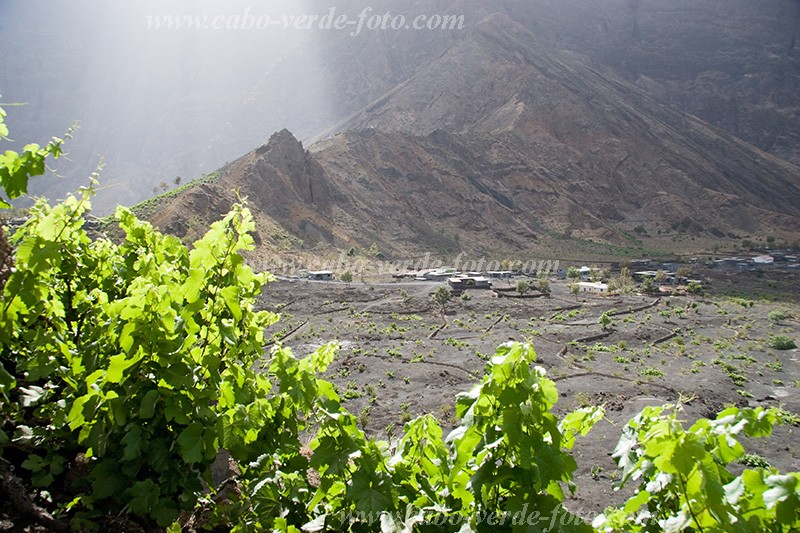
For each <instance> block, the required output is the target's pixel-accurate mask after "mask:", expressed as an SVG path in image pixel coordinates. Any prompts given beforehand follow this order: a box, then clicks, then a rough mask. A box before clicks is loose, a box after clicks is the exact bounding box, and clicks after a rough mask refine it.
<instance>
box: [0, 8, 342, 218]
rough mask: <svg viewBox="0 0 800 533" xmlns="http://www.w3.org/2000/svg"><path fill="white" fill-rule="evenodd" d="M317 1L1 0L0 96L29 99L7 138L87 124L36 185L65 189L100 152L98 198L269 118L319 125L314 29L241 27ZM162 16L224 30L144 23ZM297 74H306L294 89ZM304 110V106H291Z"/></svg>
mask: <svg viewBox="0 0 800 533" xmlns="http://www.w3.org/2000/svg"><path fill="white" fill-rule="evenodd" d="M311 11H313V12H320V10H319V9H318V8H317V9H314V8H313V6H306V5H305V2H297V1H295V2H287V1H283V2H282V1H274V0H270V2H259V3H254V2H240V1H230V0H225V1H210V0H205V1H202V0H201V1H198V0H192V1H179V0H173V1H166V2H165V1H158V2H156V1H149V2H148V1H145V2H142V1H135V2H132V1H127V2H121V1H109V0H78V1H76V0H69V1H66V0H57V1H53V0H47V1H44V0H33V1H31V0H3V1H2V2H0V43H2V44H1V45H0V94H2V95H3V98H2V101H3V102H4V103H6V104H7V103H10V102H24V103H26V104H27V105H25V106H24V107H18V108H9V109H8V111H9V113H10V116H9V117H8V122H9V125H10V126H11V128H12V133H13V137H14V139H19V140H20V142H22V141H25V142H29V141H36V142H40V143H42V142H45V141H46V140H47V139H48V138H49V136H51V135H61V134H63V133H64V132H65V131H66V129H67V128H68V127H69V126H70V125H71V124H72V123H73V122H75V121H80V123H81V126H80V129H79V130H78V131H77V132H76V134H75V138H74V139H73V140H72V141H71V142H70V143H69V144H68V151H69V153H70V160H71V161H60V162H58V163H57V164H56V165H55V167H56V169H57V170H58V173H59V174H61V175H64V176H66V177H67V178H69V179H68V180H64V181H63V182H60V183H57V182H54V181H52V180H51V181H44V180H41V179H39V180H36V181H35V182H34V184H33V189H34V190H38V191H48V192H49V193H53V192H54V191H56V192H57V193H58V194H62V195H63V193H64V192H65V191H68V190H74V189H75V187H76V184H81V183H85V182H86V181H85V176H87V175H88V173H89V172H91V171H92V170H93V169H94V168H95V166H96V165H97V164H98V163H99V162H100V161H101V160H104V161H105V164H106V167H105V169H104V171H103V173H102V177H101V183H102V184H103V185H104V186H106V187H109V190H107V191H104V192H103V193H102V194H101V195H100V199H101V201H102V199H103V198H104V197H105V196H108V197H110V198H113V199H114V200H116V201H121V202H127V201H130V200H132V199H141V197H142V196H143V192H142V189H143V188H145V187H146V192H147V193H149V192H150V189H151V188H152V184H153V183H154V182H155V183H157V182H158V181H160V180H161V179H164V180H168V181H169V180H171V179H172V178H174V176H176V175H181V176H183V177H184V178H187V179H189V178H193V177H196V176H197V175H199V174H201V173H203V172H208V171H211V170H214V169H215V168H217V167H218V166H219V165H220V164H221V163H224V162H225V161H226V160H229V159H233V158H235V157H237V156H239V155H241V154H242V153H244V152H245V151H247V150H249V149H252V148H254V147H255V146H257V145H258V144H260V143H262V142H264V141H265V140H266V139H268V138H269V136H270V135H271V134H272V133H273V132H274V131H275V130H276V129H280V128H283V127H289V128H290V129H292V130H293V131H295V133H296V134H297V135H298V136H300V137H304V136H311V135H313V134H314V133H316V130H317V128H318V127H319V124H325V125H327V116H326V115H327V114H329V110H328V109H327V107H328V105H329V104H328V99H326V98H325V94H326V92H327V90H326V87H325V79H324V76H323V75H321V74H320V72H321V69H322V66H321V65H320V64H319V63H320V59H319V58H318V57H317V55H318V54H315V53H314V51H315V50H317V49H318V47H317V46H316V45H315V41H316V40H317V39H318V38H319V37H320V36H321V35H320V33H319V32H307V31H296V30H294V31H293V30H283V29H281V27H280V26H271V27H269V28H267V29H263V30H257V29H252V28H251V29H250V30H247V29H243V27H244V25H245V24H246V21H245V19H246V18H247V16H248V15H250V16H252V17H253V19H252V20H261V21H263V20H265V19H264V17H265V16H267V15H269V16H270V17H272V18H273V19H275V18H279V17H281V16H296V15H299V14H303V13H306V12H311ZM162 15H172V16H175V17H176V18H175V19H173V20H180V21H181V23H182V24H187V23H188V22H187V21H188V20H191V21H192V23H194V24H198V23H206V24H211V23H214V22H216V23H217V27H220V28H221V27H222V25H223V23H224V24H225V25H229V26H232V28H231V29H219V30H200V31H199V30H195V29H186V28H184V29H180V30H178V29H164V28H163V27H162V29H159V30H156V29H153V28H149V27H148V24H152V23H154V21H156V20H161V21H162V23H165V19H157V17H160V16H162ZM186 17H191V19H188V18H186ZM252 20H251V23H252ZM237 25H238V27H237ZM290 56H291V65H287V64H285V63H286V62H285V59H286V58H288V57H290ZM300 79H305V80H306V81H308V83H307V84H303V86H302V87H299V86H298V83H299V82H298V80H300ZM298 99H302V101H301V102H300V103H301V104H302V106H298ZM256 100H257V102H254V101H256ZM254 103H257V105H253V104H254ZM298 107H305V108H307V109H309V110H310V113H311V115H312V116H310V117H309V116H307V115H304V114H303V113H302V112H295V113H289V110H290V109H296V108H298ZM317 119H318V120H317ZM139 176H140V177H139ZM123 178H124V179H123ZM54 183H56V186H55V187H54V186H53V184H54ZM101 203H102V202H101Z"/></svg>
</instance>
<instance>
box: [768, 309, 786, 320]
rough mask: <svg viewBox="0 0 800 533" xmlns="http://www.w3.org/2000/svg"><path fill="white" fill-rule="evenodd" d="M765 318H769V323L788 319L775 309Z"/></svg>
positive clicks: (784, 314)
mask: <svg viewBox="0 0 800 533" xmlns="http://www.w3.org/2000/svg"><path fill="white" fill-rule="evenodd" d="M767 318H769V321H770V322H782V321H784V320H786V319H787V318H789V315H787V314H786V313H784V312H783V311H780V310H778V309H776V310H774V311H770V312H769V315H767Z"/></svg>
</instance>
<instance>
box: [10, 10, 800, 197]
mask: <svg viewBox="0 0 800 533" xmlns="http://www.w3.org/2000/svg"><path fill="white" fill-rule="evenodd" d="M213 4H214V2H208V3H206V4H203V5H204V6H206V7H205V8H202V9H201V8H199V7H195V6H198V5H200V4H194V3H189V4H180V5H178V4H174V3H170V4H165V3H163V2H155V1H148V2H135V3H131V2H128V3H119V4H115V5H114V6H111V4H109V3H107V2H102V1H100V0H87V1H86V2H81V3H79V4H68V5H67V4H63V5H62V4H59V3H55V4H54V3H52V2H46V1H45V0H29V1H26V2H20V1H17V2H2V3H0V39H2V42H3V46H2V47H0V58H2V61H0V93H2V94H3V101H5V102H28V105H27V106H26V107H23V108H15V109H12V116H11V117H9V122H10V124H12V126H13V127H14V130H13V131H15V136H16V137H17V138H19V139H25V140H36V141H38V142H43V141H46V140H47V139H48V138H49V137H50V136H51V135H60V134H62V133H63V132H64V131H65V130H66V129H67V128H68V127H69V125H70V124H71V123H72V121H74V120H80V121H81V122H82V127H81V129H80V130H79V132H78V133H77V135H76V137H75V139H73V141H71V142H70V143H69V146H68V150H69V153H70V161H71V162H69V161H67V160H62V161H60V162H59V164H58V165H57V170H58V173H59V174H60V175H62V176H64V178H65V179H63V180H34V182H33V184H32V186H33V188H34V190H35V191H36V192H38V193H47V194H49V195H51V196H53V197H55V196H63V194H64V193H65V192H66V191H69V190H74V189H76V188H77V187H78V186H79V185H84V184H85V183H86V179H87V176H88V174H89V173H90V172H91V171H93V170H94V169H95V167H96V165H97V164H98V163H99V162H100V161H101V160H102V161H104V162H105V168H104V170H103V173H102V182H103V185H105V186H106V187H104V189H103V190H102V191H101V193H100V196H99V197H98V199H97V201H96V202H95V203H96V206H97V208H98V209H99V210H100V211H105V212H107V211H110V210H112V209H113V206H114V205H115V203H117V202H122V203H126V204H131V203H135V202H137V201H140V200H143V199H144V198H146V197H148V196H149V195H150V194H152V191H153V188H154V186H156V185H158V184H159V183H160V182H161V181H166V182H170V181H171V180H172V179H173V178H175V177H176V176H178V175H180V176H182V177H183V178H184V179H189V178H191V177H193V176H197V175H200V174H204V173H207V172H209V171H212V170H213V169H215V168H217V167H219V166H220V165H222V164H223V163H224V162H225V161H230V160H233V159H235V158H236V157H238V155H240V154H241V153H243V152H245V151H247V150H249V149H250V148H251V147H253V146H257V145H259V144H261V143H263V142H264V140H265V139H267V138H268V137H269V135H270V134H271V133H272V132H274V131H277V130H280V129H282V128H288V129H290V130H291V131H292V132H293V133H294V134H295V135H296V136H297V137H298V138H300V139H302V140H305V141H306V142H308V141H309V140H311V139H316V140H321V139H324V138H325V137H328V136H329V135H325V134H323V132H325V131H330V129H331V128H332V127H333V126H334V125H335V124H337V123H341V122H342V121H345V120H346V119H347V117H349V116H351V115H352V114H353V113H357V112H358V111H359V110H360V109H362V108H363V107H365V106H367V105H369V104H370V103H371V102H374V101H375V100H377V99H379V98H381V97H382V96H383V95H385V94H386V93H387V92H389V91H391V90H392V89H393V88H395V87H396V86H397V85H398V84H402V83H403V82H405V81H407V80H409V79H410V78H412V77H413V76H415V75H416V74H417V73H418V72H419V71H420V70H421V69H425V68H427V66H428V65H429V64H430V62H431V61H433V60H435V59H436V58H438V57H439V56H441V55H442V54H443V53H445V52H446V51H447V50H448V49H449V48H450V47H451V46H452V45H453V44H454V43H456V42H457V41H458V40H460V39H462V38H463V37H464V36H465V34H466V33H467V32H464V31H455V32H451V31H364V32H362V33H361V34H360V35H359V36H358V37H351V36H350V34H349V33H350V32H347V31H342V32H336V31H311V32H304V31H288V32H283V31H278V32H273V31H255V32H236V31H233V32H202V31H199V32H198V31H176V32H171V31H164V32H157V31H147V29H146V27H145V17H146V15H148V14H150V15H152V14H156V13H169V12H175V13H181V12H187V13H196V12H198V11H200V12H203V11H204V10H205V11H208V12H213V13H216V12H218V11H219V12H223V13H227V14H234V13H240V12H241V11H242V10H243V9H244V8H246V7H250V8H251V9H254V6H253V5H252V3H250V2H244V1H236V0H231V1H230V2H225V3H222V2H217V3H216V4H217V7H218V8H219V9H217V10H214V9H210V8H208V6H210V5H213ZM298 5H299V4H298V3H295V2H279V1H277V0H276V2H270V3H269V4H268V5H267V4H264V5H263V6H259V10H261V9H262V8H263V9H264V10H267V9H268V10H271V11H274V12H276V13H281V12H283V13H300V12H301V11H303V12H305V11H308V12H309V13H325V12H327V10H328V9H329V8H330V3H329V2H324V1H322V0H314V1H309V2H303V3H302V6H301V7H298ZM365 5H366V4H364V3H363V2H360V1H357V0H349V1H346V2H340V3H338V4H337V8H338V9H339V12H341V13H347V14H348V15H350V16H353V17H355V16H357V15H358V13H359V12H361V11H362V9H363V8H364V6H365ZM220 6H222V7H220ZM369 7H372V8H373V10H374V12H375V13H383V12H385V11H387V10H391V12H392V13H405V14H432V13H461V14H464V15H465V21H466V25H467V28H474V26H475V25H476V24H477V23H478V22H479V21H481V20H483V19H484V18H485V17H486V16H488V15H490V14H492V13H499V14H504V15H507V16H509V17H510V18H512V19H514V20H515V21H516V22H517V23H519V24H521V25H523V26H525V27H526V28H528V29H529V30H531V31H532V32H533V33H534V34H535V35H536V36H538V37H539V38H540V39H542V40H543V41H545V42H548V43H549V44H550V45H551V46H552V47H553V48H557V49H562V50H569V51H570V52H574V53H576V54H582V55H584V56H586V57H590V58H591V59H592V60H593V61H594V62H595V63H594V68H596V69H597V70H599V71H602V72H605V70H606V69H610V70H613V72H614V76H616V77H617V78H620V79H624V80H625V81H628V82H630V83H631V84H633V85H635V86H636V87H638V88H639V89H641V90H643V91H644V92H646V93H647V94H648V95H650V96H652V97H653V98H655V99H657V100H658V101H660V102H664V103H668V104H670V105H671V106H674V107H675V108H677V109H679V110H681V111H684V112H687V113H689V114H692V115H695V116H697V117H699V118H701V119H703V120H705V121H706V122H708V123H709V124H711V125H713V126H715V127H717V128H720V129H722V130H724V131H725V132H727V133H729V134H731V135H734V136H736V137H738V138H740V139H742V140H744V141H746V142H748V143H751V144H753V145H755V146H757V147H758V148H760V149H762V150H764V151H766V152H768V153H770V154H772V155H774V156H777V157H781V158H783V159H786V160H788V161H792V162H794V163H795V164H798V163H800V91H798V90H797V88H798V87H800V44H798V37H800V35H798V32H800V2H798V0H760V1H753V0H707V1H703V2H697V1H696V0H669V1H666V2H665V1H661V0H602V1H601V0H557V1H556V0H524V1H523V0H447V1H441V0H391V1H389V0H378V1H375V2H371V3H370V4H369ZM468 74H469V73H468V72H463V73H462V75H468ZM421 103H423V104H425V105H429V104H430V109H431V110H434V111H435V107H436V106H437V105H438V104H436V103H432V102H428V101H427V100H423V101H422V102H421ZM471 104H472V102H465V103H464V105H471ZM476 111H478V109H476ZM417 118H418V119H419V118H420V117H417ZM408 119H409V117H404V118H403V120H405V121H407V120H408ZM421 120H423V122H424V121H425V120H428V119H421Z"/></svg>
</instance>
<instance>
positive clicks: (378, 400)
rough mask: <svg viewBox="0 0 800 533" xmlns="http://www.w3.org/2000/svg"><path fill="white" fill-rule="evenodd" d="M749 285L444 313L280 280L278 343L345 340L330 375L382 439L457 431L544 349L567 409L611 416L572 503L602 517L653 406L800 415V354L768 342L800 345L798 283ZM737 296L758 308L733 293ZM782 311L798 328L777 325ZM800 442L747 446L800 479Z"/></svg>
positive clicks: (501, 303) (425, 296)
mask: <svg viewBox="0 0 800 533" xmlns="http://www.w3.org/2000/svg"><path fill="white" fill-rule="evenodd" d="M737 275H738V276H742V279H740V280H739V281H738V282H736V281H735V280H733V281H732V280H731V276H730V275H725V276H722V277H720V278H719V279H717V280H716V284H717V285H719V287H720V293H721V294H717V295H706V296H670V295H666V296H660V297H656V296H650V295H626V296H620V297H600V296H592V297H584V296H583V295H581V297H580V298H578V297H576V296H575V295H572V294H570V293H569V291H568V290H567V286H566V283H565V282H559V281H551V287H552V296H551V297H540V298H524V299H520V298H503V297H498V296H497V295H495V294H494V293H493V292H492V291H470V292H468V293H467V294H469V298H470V299H469V300H463V299H461V298H454V299H453V300H452V301H451V302H450V303H449V304H448V305H447V307H446V311H445V314H444V315H442V313H441V310H440V308H438V307H437V306H435V305H434V304H432V303H431V300H430V295H431V293H433V292H434V291H435V290H436V288H437V287H438V286H439V284H437V283H426V282H387V283H374V284H363V283H359V284H355V285H352V286H346V285H345V284H343V283H339V282H331V283H315V282H306V281H292V282H290V281H278V282H275V283H273V284H271V285H270V286H269V288H268V289H267V291H266V292H265V294H264V297H263V298H264V299H263V306H264V307H265V308H268V309H271V310H276V311H279V312H280V313H281V314H282V317H283V318H282V320H281V321H280V322H279V323H278V324H277V325H276V326H273V328H272V329H271V330H270V332H269V333H270V334H271V335H273V338H274V340H275V341H280V342H282V343H283V344H284V345H285V346H288V347H291V348H292V349H293V350H294V351H295V353H297V354H298V355H305V354H307V353H310V352H311V351H313V350H314V349H316V348H317V347H319V346H320V345H322V344H324V343H327V342H331V341H334V340H336V341H338V342H339V343H340V345H341V351H340V354H339V357H338V358H337V360H336V362H335V363H334V364H333V365H332V366H331V368H330V369H329V371H328V374H327V378H328V379H330V380H331V381H332V382H333V383H335V384H336V386H337V388H338V390H339V393H340V396H342V397H343V398H344V399H345V405H346V406H347V408H348V409H349V410H350V411H351V412H352V413H354V414H357V415H358V416H359V422H360V425H361V426H362V428H363V429H364V430H365V431H366V432H367V433H368V434H371V435H373V436H375V437H376V438H381V439H384V438H391V437H392V436H395V435H397V434H398V433H400V431H401V429H402V424H403V422H404V421H407V420H409V419H410V418H412V417H415V416H417V415H419V414H423V413H432V414H434V415H436V416H437V417H438V418H439V420H440V421H441V423H442V425H443V426H444V429H445V431H447V430H448V426H452V425H454V424H455V423H456V420H455V418H454V403H455V396H456V395H457V394H458V393H459V392H464V391H467V390H469V389H470V388H471V387H472V386H473V385H474V384H475V383H476V382H477V381H478V380H479V379H480V376H481V375H482V374H483V371H484V368H485V365H486V360H487V358H488V357H489V356H491V355H492V354H494V351H495V349H496V348H497V346H498V345H500V344H502V343H504V342H507V341H530V342H532V343H533V345H534V346H535V347H536V350H537V353H538V356H539V364H541V365H542V366H543V367H544V368H545V369H547V371H548V373H549V376H550V377H551V378H552V379H554V380H555V381H556V382H557V385H558V388H559V391H560V395H561V401H560V402H559V404H558V406H557V410H558V411H559V412H560V413H565V412H568V411H570V410H572V409H575V408H578V407H581V406H586V405H590V404H603V405H605V407H606V410H607V414H606V420H604V421H603V422H601V423H599V424H598V425H597V426H595V429H594V430H593V431H592V432H591V433H590V434H589V435H588V436H587V437H585V438H583V439H581V440H580V441H579V443H578V445H577V446H576V448H575V450H574V454H575V457H576V460H577V462H578V465H579V470H578V472H577V475H576V482H577V485H578V487H579V488H578V491H577V493H576V494H575V495H574V496H573V497H572V499H571V501H570V502H569V503H568V505H569V507H570V508H571V510H572V511H573V512H577V513H579V514H582V515H583V516H585V517H592V516H594V515H595V514H597V513H598V512H599V511H601V510H602V509H603V508H604V507H606V506H607V505H609V504H612V503H615V502H618V501H620V500H622V499H624V498H625V497H626V494H625V491H620V492H614V491H613V488H612V485H613V482H614V481H615V479H616V477H617V474H616V471H615V468H616V465H615V463H614V461H613V460H612V458H611V453H612V452H613V450H614V447H615V446H616V443H617V440H618V439H619V436H620V432H621V429H622V426H623V425H624V424H625V423H626V422H627V421H628V420H629V419H631V418H632V417H633V416H635V415H636V414H637V413H638V412H639V411H641V409H642V408H643V407H645V406H646V405H661V404H663V403H674V402H677V401H679V400H682V402H683V403H684V405H685V412H686V419H687V423H690V422H692V421H693V420H695V419H697V418H699V417H708V416H714V415H715V414H716V413H717V412H718V411H720V410H721V409H723V408H724V407H725V406H728V405H739V406H746V405H749V406H756V405H764V406H768V405H781V406H783V407H784V408H785V409H787V410H789V411H791V412H793V413H796V414H797V413H800V367H798V353H799V351H798V349H794V350H785V351H779V350H775V349H773V348H770V347H768V345H767V339H768V338H769V337H770V336H772V335H779V334H780V335H787V336H789V337H792V338H794V339H795V340H796V341H797V342H798V343H800V321H799V320H798V318H800V306H798V305H797V302H798V301H800V299H798V294H797V292H799V291H800V284H798V283H797V279H796V278H795V277H792V278H787V279H783V280H774V279H773V280H764V279H761V278H758V277H757V276H755V275H753V274H741V275H739V274H737ZM734 287H738V290H739V292H741V291H742V290H746V291H747V292H748V293H750V294H754V295H757V298H758V299H747V298H743V297H742V296H731V292H732V291H733V290H734ZM776 310H779V311H782V312H784V314H785V315H787V316H788V318H785V319H782V320H779V321H774V320H770V319H769V318H768V315H769V313H770V312H771V311H776ZM606 312H609V313H611V314H612V315H613V317H612V318H613V326H612V328H611V331H605V332H604V331H603V330H601V328H600V326H599V325H598V318H599V317H600V315H601V314H603V313H606ZM796 432H797V428H794V427H784V428H779V429H778V430H776V432H775V434H774V435H773V436H772V438H770V439H769V440H768V441H759V442H748V443H746V445H745V448H746V449H747V450H748V452H750V453H756V454H758V455H760V456H762V457H763V458H765V459H766V460H767V461H768V462H769V463H770V464H771V465H772V466H775V467H776V468H778V469H780V470H782V471H787V470H793V471H796V470H800V449H799V448H798V446H797V442H798V440H797V436H796V434H795V433H796Z"/></svg>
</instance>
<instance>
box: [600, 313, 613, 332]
mask: <svg viewBox="0 0 800 533" xmlns="http://www.w3.org/2000/svg"><path fill="white" fill-rule="evenodd" d="M597 323H598V324H600V329H602V330H603V331H611V330H612V329H614V320H613V319H612V318H611V314H610V313H608V312H605V313H603V314H602V315H600V317H599V318H598V319H597Z"/></svg>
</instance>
